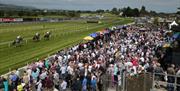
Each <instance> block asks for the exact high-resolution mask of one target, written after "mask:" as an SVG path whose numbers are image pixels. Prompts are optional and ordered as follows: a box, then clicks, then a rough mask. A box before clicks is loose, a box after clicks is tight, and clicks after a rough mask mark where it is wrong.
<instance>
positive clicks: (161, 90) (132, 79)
mask: <svg viewBox="0 0 180 91" xmlns="http://www.w3.org/2000/svg"><path fill="white" fill-rule="evenodd" d="M124 74H125V73H124ZM122 77H123V78H122V80H121V81H122V84H121V85H120V86H119V85H117V87H116V89H114V90H112V91H180V76H177V75H168V74H164V73H161V74H160V73H141V74H138V75H136V76H125V75H124V76H122ZM106 91H111V90H106Z"/></svg>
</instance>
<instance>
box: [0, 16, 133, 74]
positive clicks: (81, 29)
mask: <svg viewBox="0 0 180 91" xmlns="http://www.w3.org/2000/svg"><path fill="white" fill-rule="evenodd" d="M102 22H103V23H101V24H87V23H85V21H83V20H81V21H79V20H76V21H64V22H56V23H55V22H54V23H53V22H52V23H50V22H44V23H23V24H0V74H3V73H6V72H8V71H9V69H11V70H12V69H15V68H18V67H21V66H24V65H26V64H27V63H30V62H33V61H36V60H37V58H39V59H40V58H43V57H47V56H48V55H49V54H53V53H55V52H57V51H58V50H60V49H63V48H66V47H68V46H72V45H74V44H77V43H79V42H80V41H82V39H83V37H85V36H87V35H89V34H90V33H93V32H96V31H99V30H102V29H103V28H106V27H110V26H113V25H119V24H126V23H130V22H132V19H129V18H113V19H105V20H102ZM47 31H51V32H52V36H51V38H50V40H44V39H43V38H42V37H43V35H44V33H45V32H47ZM36 32H39V33H40V34H41V38H42V39H41V41H39V42H33V41H32V37H33V35H34V34H35V33H36ZM18 35H21V36H22V37H23V38H24V40H25V41H24V43H23V45H22V46H20V47H13V46H11V47H9V46H8V45H9V43H10V42H11V41H12V40H14V39H15V38H16V36H18ZM26 41H27V43H26Z"/></svg>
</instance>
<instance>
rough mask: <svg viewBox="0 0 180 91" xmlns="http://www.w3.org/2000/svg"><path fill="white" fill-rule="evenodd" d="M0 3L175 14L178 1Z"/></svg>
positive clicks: (0, 0) (27, 0)
mask: <svg viewBox="0 0 180 91" xmlns="http://www.w3.org/2000/svg"><path fill="white" fill-rule="evenodd" d="M0 3H5V4H15V5H22V6H33V7H36V8H41V9H44V8H49V9H71V10H96V9H112V8H113V7H117V8H123V7H127V6H130V7H137V8H140V7H141V6H142V5H144V6H146V9H148V10H155V11H158V12H176V11H177V7H180V0H0Z"/></svg>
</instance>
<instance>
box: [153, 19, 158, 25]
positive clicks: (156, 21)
mask: <svg viewBox="0 0 180 91" xmlns="http://www.w3.org/2000/svg"><path fill="white" fill-rule="evenodd" d="M158 22H159V18H158V17H155V18H154V21H153V23H154V24H155V25H158Z"/></svg>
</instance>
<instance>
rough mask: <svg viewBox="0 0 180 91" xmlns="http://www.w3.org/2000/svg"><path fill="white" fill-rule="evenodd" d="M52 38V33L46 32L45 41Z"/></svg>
mask: <svg viewBox="0 0 180 91" xmlns="http://www.w3.org/2000/svg"><path fill="white" fill-rule="evenodd" d="M50 36H51V33H50V32H46V34H45V35H44V39H46V40H49V38H50Z"/></svg>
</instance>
